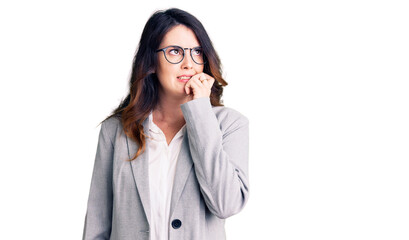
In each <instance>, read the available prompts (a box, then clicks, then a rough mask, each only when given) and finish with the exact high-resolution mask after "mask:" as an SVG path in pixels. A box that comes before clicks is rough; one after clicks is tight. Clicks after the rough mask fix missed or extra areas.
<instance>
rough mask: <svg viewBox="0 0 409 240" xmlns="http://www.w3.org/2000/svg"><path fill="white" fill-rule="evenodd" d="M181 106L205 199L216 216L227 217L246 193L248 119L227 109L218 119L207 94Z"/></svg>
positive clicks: (242, 202) (246, 196) (243, 202)
mask: <svg viewBox="0 0 409 240" xmlns="http://www.w3.org/2000/svg"><path fill="white" fill-rule="evenodd" d="M181 109H182V112H183V115H184V118H185V120H186V127H187V132H188V139H189V147H190V150H191V154H192V158H193V163H194V168H195V171H196V176H197V180H198V182H199V185H200V190H201V192H202V195H203V197H204V200H205V203H206V205H207V207H208V209H209V210H210V211H211V212H212V213H213V214H214V215H216V216H217V217H219V218H222V219H224V218H227V217H230V216H232V215H234V214H236V213H238V212H239V211H240V210H241V209H242V208H243V207H244V205H245V204H246V202H247V200H248V197H249V181H248V158H249V121H248V119H247V118H246V117H245V116H243V115H241V114H240V113H238V112H237V111H234V110H232V109H229V111H227V112H225V116H224V118H220V121H221V122H220V123H219V120H218V119H217V117H216V114H215V112H214V111H213V109H212V105H211V103H210V98H209V97H203V98H198V99H194V100H191V101H189V102H187V103H184V104H182V105H181ZM221 124H223V126H221ZM222 130H223V132H222Z"/></svg>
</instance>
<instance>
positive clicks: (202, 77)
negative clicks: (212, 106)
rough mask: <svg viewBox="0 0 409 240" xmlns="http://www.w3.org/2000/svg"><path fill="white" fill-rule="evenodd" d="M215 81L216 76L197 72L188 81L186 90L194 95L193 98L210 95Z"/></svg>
mask: <svg viewBox="0 0 409 240" xmlns="http://www.w3.org/2000/svg"><path fill="white" fill-rule="evenodd" d="M214 81H215V80H214V78H212V77H211V76H210V75H208V74H206V73H203V72H202V73H199V74H196V75H194V76H192V78H190V80H189V81H188V82H187V83H186V85H185V92H186V94H188V95H191V96H193V99H197V98H201V97H210V93H211V92H212V91H211V89H212V86H213V83H214Z"/></svg>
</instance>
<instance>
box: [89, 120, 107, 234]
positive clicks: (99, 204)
mask: <svg viewBox="0 0 409 240" xmlns="http://www.w3.org/2000/svg"><path fill="white" fill-rule="evenodd" d="M113 152H114V146H113V143H112V141H111V140H110V138H109V136H108V133H107V130H106V121H105V122H103V123H102V125H101V129H100V132H99V139H98V145H97V152H96V156H95V162H94V170H93V173H92V179H91V188H90V192H89V197H88V205H87V212H86V216H85V224H84V232H83V240H96V239H98V240H102V239H109V238H110V235H111V220H112V201H113V194H112V169H113V167H112V165H113V164H112V161H113Z"/></svg>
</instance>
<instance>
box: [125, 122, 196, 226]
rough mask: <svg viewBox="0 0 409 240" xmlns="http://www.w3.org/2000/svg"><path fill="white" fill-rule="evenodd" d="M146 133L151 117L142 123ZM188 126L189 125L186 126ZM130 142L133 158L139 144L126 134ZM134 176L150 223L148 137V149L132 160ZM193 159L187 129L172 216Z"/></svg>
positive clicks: (177, 172) (173, 192)
mask: <svg viewBox="0 0 409 240" xmlns="http://www.w3.org/2000/svg"><path fill="white" fill-rule="evenodd" d="M142 125H143V129H144V132H145V133H148V132H149V118H146V119H145V120H144V122H143V123H142ZM186 127H187V126H186ZM126 141H127V144H128V156H129V158H130V159H131V158H132V157H133V156H135V154H136V152H137V150H138V144H137V143H136V142H135V141H133V140H132V139H130V138H128V136H126ZM130 164H131V168H132V174H133V178H134V181H135V184H136V188H137V191H138V193H139V196H140V199H141V201H142V206H143V209H144V211H145V215H146V218H147V220H148V223H149V224H150V219H151V206H150V192H149V191H150V189H149V141H147V139H146V149H145V151H144V152H143V153H142V154H141V155H139V156H138V158H136V159H135V160H133V161H131V162H130ZM192 166H193V161H192V156H191V153H190V148H189V138H188V134H187V131H185V134H184V136H183V140H182V146H181V148H180V152H179V155H178V160H177V163H176V173H175V178H174V182H173V189H172V197H171V203H170V213H169V216H172V213H173V212H174V209H175V206H176V204H177V203H178V201H179V199H180V196H181V194H182V191H183V188H184V186H185V184H186V181H187V178H188V176H189V173H190V171H191V169H192Z"/></svg>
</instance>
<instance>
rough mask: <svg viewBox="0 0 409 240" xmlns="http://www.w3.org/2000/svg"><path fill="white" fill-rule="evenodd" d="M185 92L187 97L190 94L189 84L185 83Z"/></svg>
mask: <svg viewBox="0 0 409 240" xmlns="http://www.w3.org/2000/svg"><path fill="white" fill-rule="evenodd" d="M185 92H186V94H187V95H189V94H190V84H189V82H187V83H186V84H185Z"/></svg>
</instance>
